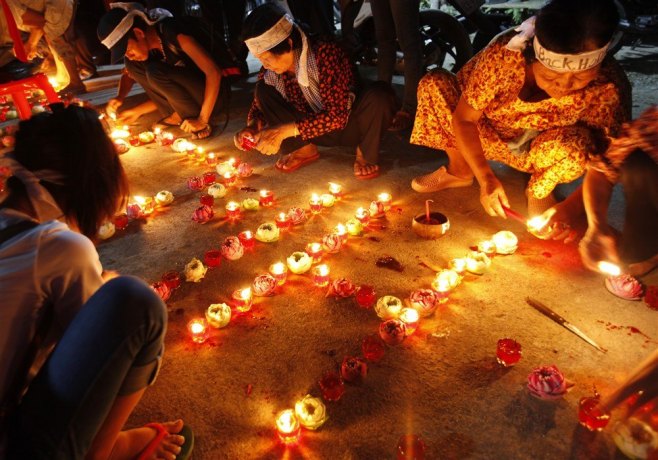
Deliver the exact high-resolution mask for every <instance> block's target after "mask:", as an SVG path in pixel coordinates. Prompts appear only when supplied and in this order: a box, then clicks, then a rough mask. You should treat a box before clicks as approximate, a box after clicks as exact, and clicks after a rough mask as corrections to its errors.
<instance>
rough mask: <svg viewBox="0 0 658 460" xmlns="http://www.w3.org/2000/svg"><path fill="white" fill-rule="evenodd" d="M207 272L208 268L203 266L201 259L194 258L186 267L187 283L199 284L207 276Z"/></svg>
mask: <svg viewBox="0 0 658 460" xmlns="http://www.w3.org/2000/svg"><path fill="white" fill-rule="evenodd" d="M207 271H208V267H206V266H205V265H203V262H201V261H200V260H199V259H197V258H194V259H192V260H190V261H189V262H188V264H187V265H185V281H189V282H191V283H199V282H200V281H201V280H202V279H203V277H204V276H206V272H207Z"/></svg>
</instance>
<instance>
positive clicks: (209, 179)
mask: <svg viewBox="0 0 658 460" xmlns="http://www.w3.org/2000/svg"><path fill="white" fill-rule="evenodd" d="M216 179H217V175H216V174H215V173H214V172H212V171H208V172H205V173H203V183H204V185H212V184H214V183H215V180H216Z"/></svg>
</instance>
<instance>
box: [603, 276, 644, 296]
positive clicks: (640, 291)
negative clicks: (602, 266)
mask: <svg viewBox="0 0 658 460" xmlns="http://www.w3.org/2000/svg"><path fill="white" fill-rule="evenodd" d="M605 287H606V289H607V290H608V291H609V292H610V293H611V294H613V295H616V296H617V297H620V298H622V299H625V300H640V299H641V298H642V296H643V295H644V286H642V283H641V282H640V281H639V280H638V279H637V278H634V277H632V276H631V275H627V274H622V275H619V276H610V277H608V278H606V279H605Z"/></svg>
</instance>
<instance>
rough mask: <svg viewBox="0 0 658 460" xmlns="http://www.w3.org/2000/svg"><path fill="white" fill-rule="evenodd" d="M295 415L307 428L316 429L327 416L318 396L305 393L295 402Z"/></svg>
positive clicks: (322, 423)
mask: <svg viewBox="0 0 658 460" xmlns="http://www.w3.org/2000/svg"><path fill="white" fill-rule="evenodd" d="M295 416H297V420H299V423H300V424H301V425H302V426H303V427H304V428H306V429H307V430H313V431H314V430H317V429H318V428H320V427H321V426H322V425H324V422H326V421H327V419H328V418H329V417H328V415H327V407H326V406H325V405H324V403H323V402H322V400H321V399H320V398H314V397H313V396H311V395H306V396H304V397H303V398H302V399H300V400H299V401H297V402H296V403H295Z"/></svg>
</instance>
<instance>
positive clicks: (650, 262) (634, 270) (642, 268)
mask: <svg viewBox="0 0 658 460" xmlns="http://www.w3.org/2000/svg"><path fill="white" fill-rule="evenodd" d="M656 267H658V254H656V255H655V256H653V257H650V258H649V259H647V260H643V261H642V262H635V263H634V264H628V272H629V274H630V275H633V276H642V275H646V274H647V273H649V272H650V271H652V270H653V269H654V268H656Z"/></svg>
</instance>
